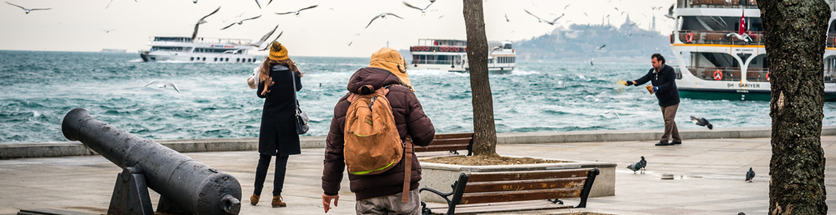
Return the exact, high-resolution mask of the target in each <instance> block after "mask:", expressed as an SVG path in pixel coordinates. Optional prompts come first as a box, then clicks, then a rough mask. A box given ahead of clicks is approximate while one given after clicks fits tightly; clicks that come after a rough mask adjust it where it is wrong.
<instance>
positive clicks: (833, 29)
mask: <svg viewBox="0 0 836 215" xmlns="http://www.w3.org/2000/svg"><path fill="white" fill-rule="evenodd" d="M834 24H836V19H835V20H833V21H832V22H830V28H829V29H828V30H827V34H836V25H834Z"/></svg>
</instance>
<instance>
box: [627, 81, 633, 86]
mask: <svg viewBox="0 0 836 215" xmlns="http://www.w3.org/2000/svg"><path fill="white" fill-rule="evenodd" d="M630 85H633V81H627V85H625V86H630Z"/></svg>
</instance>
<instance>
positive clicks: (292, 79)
mask: <svg viewBox="0 0 836 215" xmlns="http://www.w3.org/2000/svg"><path fill="white" fill-rule="evenodd" d="M289 71H290V82H291V83H293V101H296V115H297V116H298V115H299V99H297V98H296V74H294V73H295V72H293V70H289Z"/></svg>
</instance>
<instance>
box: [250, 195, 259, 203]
mask: <svg viewBox="0 0 836 215" xmlns="http://www.w3.org/2000/svg"><path fill="white" fill-rule="evenodd" d="M259 198H261V196H258V195H256V194H253V195H252V196H250V204H251V205H255V204H258V199H259Z"/></svg>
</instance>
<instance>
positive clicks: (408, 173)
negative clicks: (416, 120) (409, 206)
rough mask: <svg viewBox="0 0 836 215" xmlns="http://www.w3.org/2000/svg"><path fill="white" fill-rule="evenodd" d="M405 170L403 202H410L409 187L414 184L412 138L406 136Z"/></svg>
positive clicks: (404, 151)
mask: <svg viewBox="0 0 836 215" xmlns="http://www.w3.org/2000/svg"><path fill="white" fill-rule="evenodd" d="M403 143H404V150H403V154H404V156H403V157H404V159H403V161H404V163H403V164H404V170H403V197H402V198H401V202H403V203H407V202H409V185H411V184H412V136H409V135H406V139H405V140H404V142H403Z"/></svg>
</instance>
